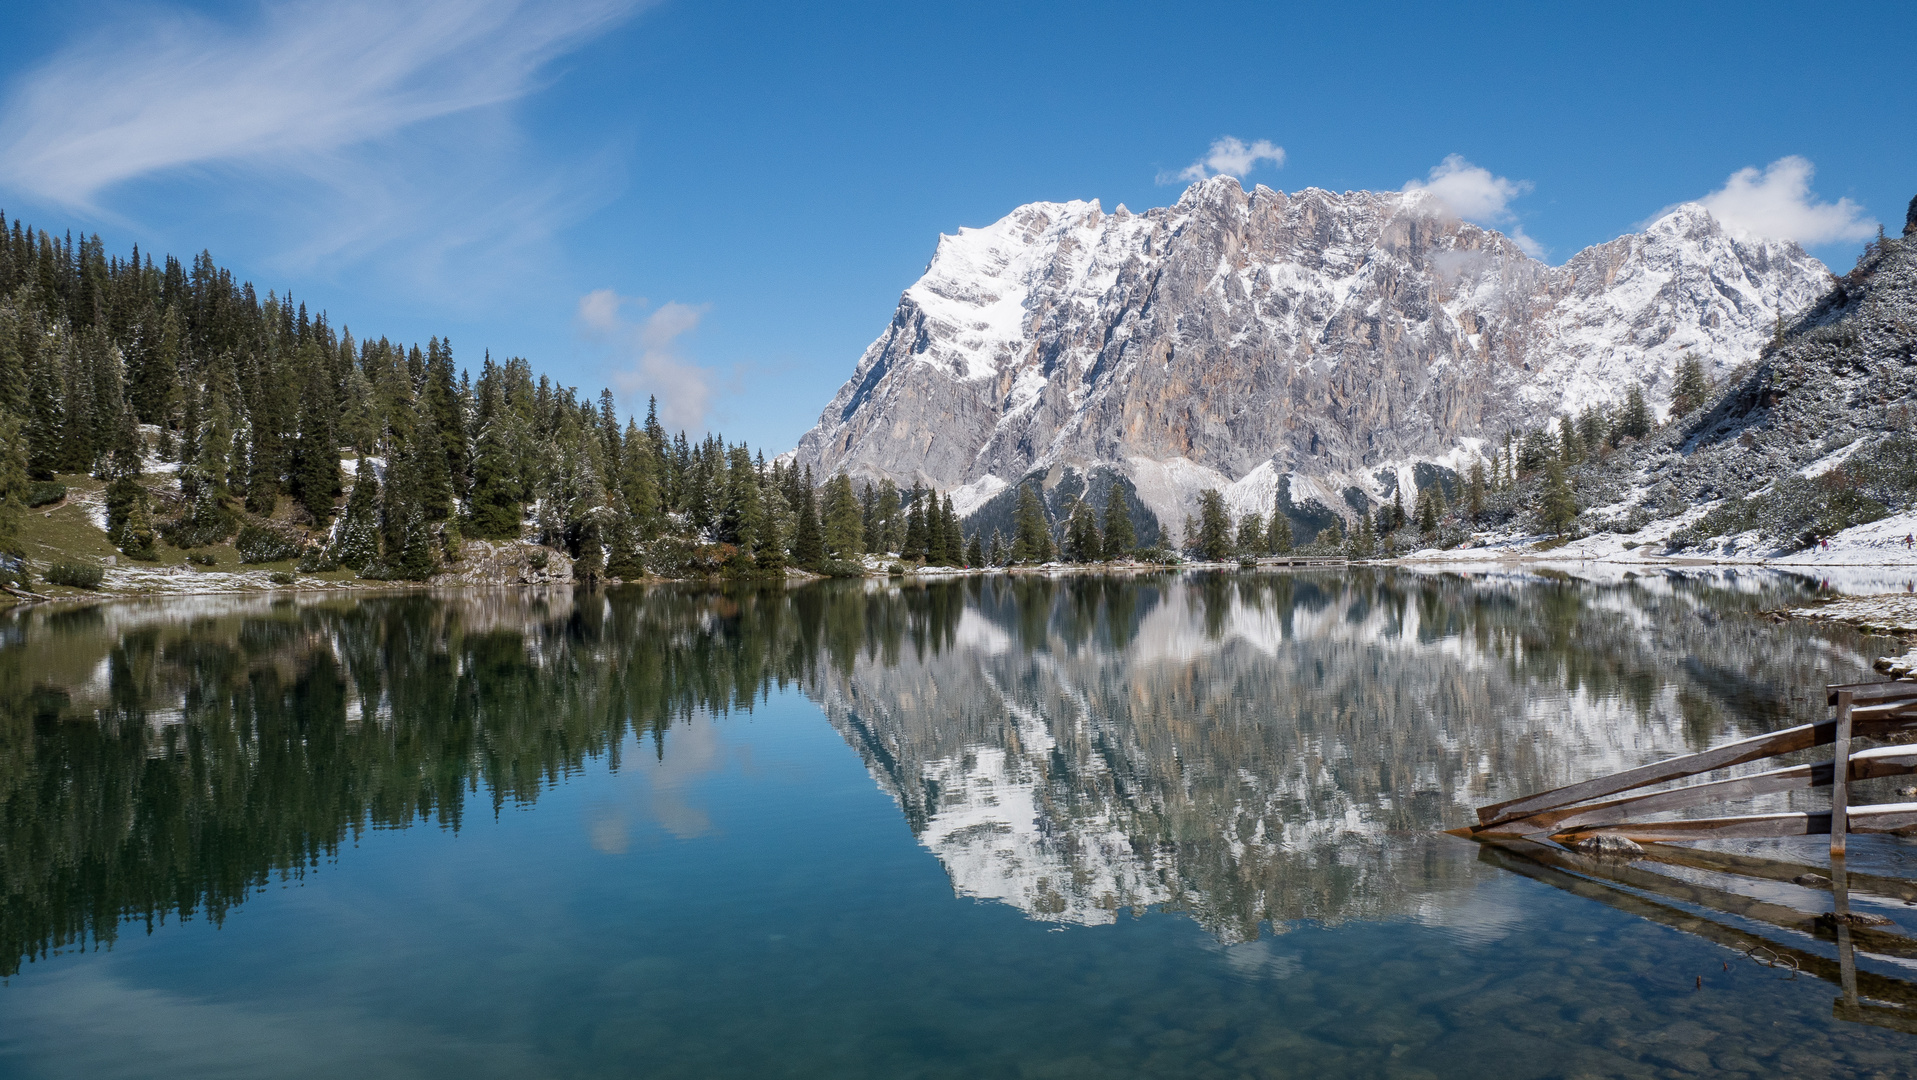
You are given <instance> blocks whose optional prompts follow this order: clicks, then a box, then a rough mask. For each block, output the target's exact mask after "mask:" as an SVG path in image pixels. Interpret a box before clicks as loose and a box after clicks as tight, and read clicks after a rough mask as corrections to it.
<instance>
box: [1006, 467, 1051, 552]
mask: <svg viewBox="0 0 1917 1080" xmlns="http://www.w3.org/2000/svg"><path fill="white" fill-rule="evenodd" d="M1012 530H1013V531H1012V561H1013V562H1015V563H1028V562H1041V561H1043V560H1044V558H1045V555H1046V554H1047V553H1048V552H1049V550H1050V548H1051V542H1050V537H1049V535H1048V532H1047V529H1046V525H1045V507H1044V504H1043V503H1042V502H1041V501H1040V500H1039V495H1038V485H1037V484H1036V483H1025V484H1020V485H1019V489H1018V505H1017V509H1015V510H1014V511H1013V516H1012Z"/></svg>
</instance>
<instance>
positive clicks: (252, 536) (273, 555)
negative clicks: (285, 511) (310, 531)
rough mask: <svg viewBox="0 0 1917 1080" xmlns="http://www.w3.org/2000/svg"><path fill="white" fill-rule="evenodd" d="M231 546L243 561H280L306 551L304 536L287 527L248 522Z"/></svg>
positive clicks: (294, 557)
mask: <svg viewBox="0 0 1917 1080" xmlns="http://www.w3.org/2000/svg"><path fill="white" fill-rule="evenodd" d="M233 548H234V550H236V551H238V552H239V553H240V561H241V562H243V563H269V562H282V561H285V560H287V559H297V558H299V557H300V555H301V554H302V553H304V552H305V551H306V538H305V537H302V536H300V535H299V534H298V533H295V532H293V531H291V530H288V529H282V528H278V527H276V526H272V525H261V524H258V523H249V524H248V525H246V526H245V527H243V528H242V529H240V534H239V535H238V536H237V537H235V538H234V539H233Z"/></svg>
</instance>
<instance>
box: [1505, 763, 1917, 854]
mask: <svg viewBox="0 0 1917 1080" xmlns="http://www.w3.org/2000/svg"><path fill="white" fill-rule="evenodd" d="M1850 763H1851V767H1850V778H1851V780H1852V781H1857V780H1869V779H1874V778H1876V777H1880V776H1904V775H1908V774H1910V773H1917V747H1912V746H1881V747H1877V748H1875V749H1872V750H1860V751H1858V752H1857V753H1854V754H1852V755H1851V756H1850ZM1834 769H1835V767H1834V765H1833V764H1832V763H1831V762H1828V761H1823V762H1816V763H1813V764H1807V765H1793V766H1791V767H1789V768H1784V769H1772V770H1770V771H1769V772H1761V773H1755V774H1753V775H1751V776H1738V777H1732V778H1730V779H1728V780H1714V781H1711V782H1710V783H1708V784H1692V785H1689V786H1688V787H1680V788H1671V789H1670V790H1668V791H1657V792H1652V793H1651V794H1648V795H1633V796H1629V797H1627V798H1622V799H1613V800H1611V801H1609V802H1601V803H1581V804H1578V805H1574V806H1566V807H1560V808H1558V809H1555V810H1547V811H1544V812H1543V813H1539V814H1533V815H1531V816H1530V817H1525V818H1518V819H1515V820H1512V821H1507V822H1504V823H1503V824H1500V825H1487V826H1480V828H1481V829H1482V830H1484V831H1486V832H1496V833H1501V834H1506V835H1515V836H1538V835H1543V834H1548V833H1552V832H1558V831H1561V830H1564V829H1571V828H1581V827H1587V826H1594V825H1597V824H1601V823H1603V822H1606V821H1623V820H1626V817H1625V812H1626V811H1627V810H1628V811H1629V812H1630V813H1632V814H1650V813H1660V812H1663V811H1666V810H1681V809H1683V808H1685V807H1688V806H1696V805H1698V804H1700V803H1706V802H1735V801H1737V800H1740V799H1750V798H1755V797H1757V796H1759V795H1768V794H1771V793H1773V792H1778V791H1795V790H1799V789H1803V788H1815V787H1828V786H1829V785H1830V778H1831V775H1832V773H1833V772H1834Z"/></svg>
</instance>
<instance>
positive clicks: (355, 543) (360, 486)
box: [332, 454, 380, 570]
mask: <svg viewBox="0 0 1917 1080" xmlns="http://www.w3.org/2000/svg"><path fill="white" fill-rule="evenodd" d="M379 508H380V491H379V475H378V473H377V472H375V471H374V468H373V462H372V459H371V458H370V457H369V456H367V455H365V454H361V455H360V457H359V461H358V463H357V464H356V465H355V466H354V469H353V490H352V493H351V494H349V495H348V496H347V497H346V511H345V513H343V514H341V515H340V519H339V524H338V525H337V526H336V527H335V528H334V532H333V545H332V558H333V561H334V562H337V563H339V564H340V565H341V566H344V567H347V568H349V569H352V570H364V569H365V568H366V567H367V566H370V565H371V564H373V563H375V562H378V561H379Z"/></svg>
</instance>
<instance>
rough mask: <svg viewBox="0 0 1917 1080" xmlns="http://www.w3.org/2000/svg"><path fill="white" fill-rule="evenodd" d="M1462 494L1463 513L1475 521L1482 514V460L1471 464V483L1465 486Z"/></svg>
mask: <svg viewBox="0 0 1917 1080" xmlns="http://www.w3.org/2000/svg"><path fill="white" fill-rule="evenodd" d="M1464 493H1465V494H1464V497H1465V504H1464V507H1465V513H1466V514H1468V515H1470V517H1471V520H1473V521H1476V520H1477V519H1478V517H1479V515H1481V514H1483V513H1484V461H1483V459H1478V460H1475V461H1473V462H1472V463H1471V481H1470V483H1469V484H1467V485H1466V486H1465V489H1464Z"/></svg>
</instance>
